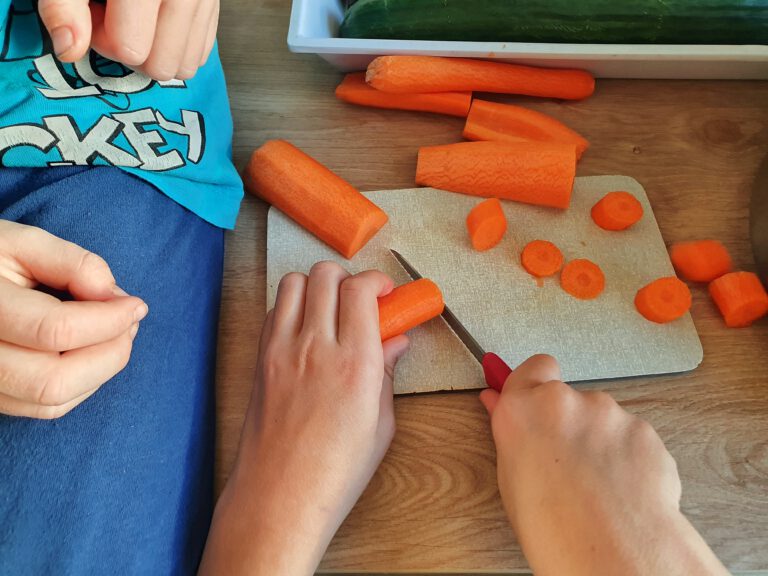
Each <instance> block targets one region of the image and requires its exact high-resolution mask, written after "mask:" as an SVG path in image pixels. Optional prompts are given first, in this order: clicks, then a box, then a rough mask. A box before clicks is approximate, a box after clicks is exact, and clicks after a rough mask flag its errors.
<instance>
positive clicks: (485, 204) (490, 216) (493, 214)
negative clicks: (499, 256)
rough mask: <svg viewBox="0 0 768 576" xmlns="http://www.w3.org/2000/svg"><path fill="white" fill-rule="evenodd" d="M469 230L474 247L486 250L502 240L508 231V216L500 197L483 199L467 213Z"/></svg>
mask: <svg viewBox="0 0 768 576" xmlns="http://www.w3.org/2000/svg"><path fill="white" fill-rule="evenodd" d="M467 231H468V232H469V239H470V241H471V242H472V247H473V248H474V249H475V250H477V251H479V252H484V251H485V250H490V249H491V248H493V247H494V246H496V244H498V243H499V242H501V239H502V238H503V237H504V233H505V232H506V231H507V217H506V216H504V209H503V208H502V207H501V202H499V200H498V198H489V199H488V200H483V201H482V202H480V204H478V205H477V206H475V207H474V208H472V210H471V211H470V212H469V215H467Z"/></svg>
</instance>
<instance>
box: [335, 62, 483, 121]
mask: <svg viewBox="0 0 768 576" xmlns="http://www.w3.org/2000/svg"><path fill="white" fill-rule="evenodd" d="M336 97H337V98H338V99H339V100H343V101H344V102H348V103H350V104H358V105H360V106H370V107H373V108H388V109H392V110H416V111H418V112H434V113H436V114H448V115H449V116H460V117H462V118H464V117H466V116H467V114H468V113H469V106H470V104H471V103H472V92H436V93H433V94H388V93H386V92H382V91H380V90H376V89H375V88H371V87H370V86H369V85H368V84H367V83H366V82H365V72H355V73H352V74H347V75H346V76H345V77H344V80H342V82H341V84H339V85H338V87H337V88H336Z"/></svg>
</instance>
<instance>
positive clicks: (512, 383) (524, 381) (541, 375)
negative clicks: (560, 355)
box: [502, 354, 562, 395]
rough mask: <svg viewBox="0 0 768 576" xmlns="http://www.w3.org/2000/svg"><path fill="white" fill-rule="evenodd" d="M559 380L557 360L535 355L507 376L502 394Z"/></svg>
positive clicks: (543, 355)
mask: <svg viewBox="0 0 768 576" xmlns="http://www.w3.org/2000/svg"><path fill="white" fill-rule="evenodd" d="M561 378H562V375H561V373H560V365H559V364H558V363H557V360H555V359H554V358H553V357H552V356H549V355H547V354H537V355H536V356H531V357H530V358H528V360H526V361H525V362H523V363H522V364H520V366H518V367H517V368H516V369H515V370H514V371H513V372H512V374H510V375H509V377H508V378H507V381H506V382H505V384H504V390H503V391H502V394H503V395H504V394H509V393H514V392H515V391H519V390H527V389H530V388H535V387H537V386H540V385H541V384H544V383H546V382H551V381H552V380H560V379H561Z"/></svg>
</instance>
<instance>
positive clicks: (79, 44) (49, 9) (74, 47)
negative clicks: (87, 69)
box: [37, 0, 111, 62]
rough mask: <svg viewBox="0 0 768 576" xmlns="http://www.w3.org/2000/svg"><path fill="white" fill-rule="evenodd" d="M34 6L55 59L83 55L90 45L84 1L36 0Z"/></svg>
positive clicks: (86, 5) (88, 12)
mask: <svg viewBox="0 0 768 576" xmlns="http://www.w3.org/2000/svg"><path fill="white" fill-rule="evenodd" d="M110 1H111V0H110ZM37 9H38V12H39V14H40V19H41V20H42V21H43V25H44V26H45V28H46V29H47V30H48V34H49V35H50V37H51V41H52V42H53V50H54V52H55V53H56V57H57V58H58V59H59V60H61V61H62V62H76V61H77V60H80V59H81V58H82V57H83V56H85V53H86V52H87V51H88V48H89V47H90V45H91V12H90V10H89V9H88V0H40V2H39V3H38V5H37Z"/></svg>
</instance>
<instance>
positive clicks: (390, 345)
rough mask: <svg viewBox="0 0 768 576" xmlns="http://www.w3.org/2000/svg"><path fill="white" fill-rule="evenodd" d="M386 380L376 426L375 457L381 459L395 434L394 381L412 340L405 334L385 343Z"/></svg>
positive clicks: (383, 383) (382, 388) (383, 384)
mask: <svg viewBox="0 0 768 576" xmlns="http://www.w3.org/2000/svg"><path fill="white" fill-rule="evenodd" d="M382 347H383V352H384V380H383V382H382V386H381V398H380V400H379V422H378V425H377V428H376V438H377V439H378V444H379V447H378V450H377V451H376V455H375V458H376V459H377V461H379V462H380V461H381V459H382V458H383V457H384V454H385V453H386V451H387V449H388V448H389V444H390V443H391V442H392V438H393V437H394V435H395V408H394V402H393V400H394V382H395V368H396V367H397V363H398V362H399V361H400V359H401V358H402V357H403V355H404V354H405V353H406V352H408V348H410V341H409V340H408V336H406V335H405V334H403V335H400V336H395V337H394V338H390V339H389V340H387V341H386V342H384V344H383V346H382Z"/></svg>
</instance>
